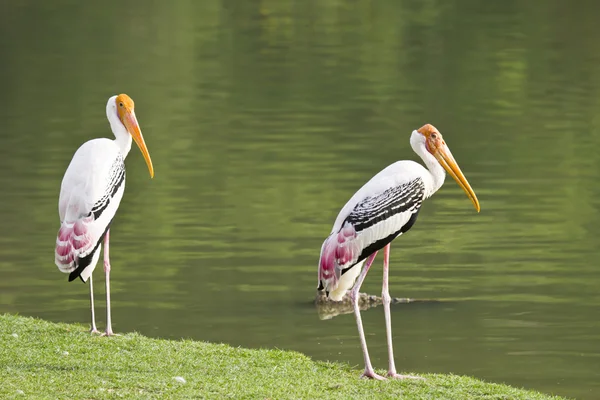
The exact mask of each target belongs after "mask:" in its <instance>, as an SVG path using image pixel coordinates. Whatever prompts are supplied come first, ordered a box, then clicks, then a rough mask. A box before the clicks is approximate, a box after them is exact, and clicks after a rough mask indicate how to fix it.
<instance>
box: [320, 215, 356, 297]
mask: <svg viewBox="0 0 600 400" xmlns="http://www.w3.org/2000/svg"><path fill="white" fill-rule="evenodd" d="M356 236H357V235H356V231H355V230H354V227H353V226H352V224H350V223H346V224H345V225H344V226H343V227H342V229H340V230H339V231H338V232H337V233H332V234H331V235H330V236H329V237H328V238H327V239H325V242H323V246H322V247H321V258H320V259H319V290H325V292H326V293H327V295H329V292H331V291H333V290H335V289H336V288H337V286H338V281H339V279H340V277H341V275H342V271H343V270H344V269H345V268H347V267H349V266H351V263H354V262H356V259H357V258H358V256H359V254H358V248H357V246H356V245H355V241H354V239H355V238H356Z"/></svg>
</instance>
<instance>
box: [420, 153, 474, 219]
mask: <svg viewBox="0 0 600 400" xmlns="http://www.w3.org/2000/svg"><path fill="white" fill-rule="evenodd" d="M432 154H433V156H434V157H435V158H436V159H437V160H438V162H439V163H440V165H441V166H442V167H444V169H445V170H446V171H447V172H448V173H449V174H450V175H451V176H452V178H454V180H455V181H456V182H457V183H458V185H459V186H460V187H461V188H462V190H464V191H465V193H466V194H467V196H469V199H471V201H472V202H473V205H474V206H475V209H476V210H477V212H479V211H480V210H481V207H480V206H479V200H477V196H476V195H475V192H474V191H473V189H472V188H471V185H469V182H468V181H467V178H465V176H464V175H463V173H462V171H461V170H460V167H459V166H458V164H457V163H456V160H455V159H454V157H453V156H452V153H451V152H450V149H449V148H448V146H446V144H443V145H441V146H440V147H438V148H437V149H436V151H434V152H433V153H432Z"/></svg>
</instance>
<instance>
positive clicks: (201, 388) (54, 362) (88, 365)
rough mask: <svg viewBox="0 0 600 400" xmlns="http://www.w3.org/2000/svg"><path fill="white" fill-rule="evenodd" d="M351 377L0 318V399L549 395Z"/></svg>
mask: <svg viewBox="0 0 600 400" xmlns="http://www.w3.org/2000/svg"><path fill="white" fill-rule="evenodd" d="M360 372H361V371H359V370H356V369H352V368H351V367H349V366H348V365H344V364H337V363H327V362H317V361H313V360H312V359H310V358H309V357H307V356H305V355H303V354H300V353H296V352H290V351H282V350H249V349H242V348H235V347H231V346H228V345H223V344H212V343H204V342H195V341H191V340H179V341H173V340H162V339H150V338H147V337H144V336H141V335H139V334H136V333H128V334H124V335H122V336H118V337H109V338H106V337H98V336H91V335H90V334H89V333H88V332H87V327H85V326H83V325H69V324H54V323H50V322H46V321H42V320H39V319H33V318H25V317H19V316H13V315H0V398H2V399H5V398H9V399H10V398H16V399H18V398H23V399H25V398H27V399H31V398H48V399H57V398H65V399H66V398H68V399H112V398H142V399H148V398H175V399H180V398H235V399H244V398H250V399H255V398H256V399H290V398H294V399H299V398H302V399H327V398H335V399H347V398H359V399H368V398H382V399H385V398H394V399H399V398H402V399H503V400H504V399H552V398H553V399H558V397H551V396H547V395H543V394H540V393H537V392H533V391H526V390H521V389H515V388H512V387H510V386H505V385H499V384H493V383H486V382H482V381H480V380H477V379H473V378H468V377H463V376H456V375H432V374H424V375H421V376H423V377H425V378H426V381H424V382H421V381H409V380H406V381H397V380H388V381H384V382H377V381H372V380H365V379H359V375H360ZM413 373H414V372H413ZM176 377H182V378H184V379H185V382H180V381H178V380H176V379H175V378H176Z"/></svg>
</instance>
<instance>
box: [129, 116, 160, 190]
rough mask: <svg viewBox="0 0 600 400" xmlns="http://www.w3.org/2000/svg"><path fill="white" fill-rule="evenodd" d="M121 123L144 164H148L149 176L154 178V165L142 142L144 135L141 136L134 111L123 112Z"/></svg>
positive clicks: (144, 143)
mask: <svg viewBox="0 0 600 400" xmlns="http://www.w3.org/2000/svg"><path fill="white" fill-rule="evenodd" d="M122 121H123V125H125V128H126V129H127V132H129V134H130V135H131V137H132V138H133V140H134V141H135V144H137V145H138V147H139V148H140V151H141V152H142V155H143V156H144V160H145V161H146V165H147V166H148V171H149V172H150V178H154V167H153V166H152V160H151V159H150V153H148V148H147V147H146V142H144V136H142V131H141V129H140V125H139V124H138V121H137V118H136V117H135V111H133V110H130V109H127V110H125V111H124V112H123V115H122Z"/></svg>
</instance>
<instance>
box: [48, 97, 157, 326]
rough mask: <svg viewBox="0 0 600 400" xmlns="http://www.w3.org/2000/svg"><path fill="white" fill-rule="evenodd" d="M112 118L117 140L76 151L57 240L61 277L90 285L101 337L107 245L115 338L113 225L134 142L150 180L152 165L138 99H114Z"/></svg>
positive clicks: (65, 181)
mask: <svg viewBox="0 0 600 400" xmlns="http://www.w3.org/2000/svg"><path fill="white" fill-rule="evenodd" d="M106 116H107V118H108V121H109V122H110V127H111V129H112V131H113V133H114V135H115V140H111V139H106V138H102V139H93V140H90V141H88V142H85V143H84V144H83V145H81V147H79V149H78V150H77V151H76V152H75V155H74V156H73V159H72V160H71V163H70V164H69V167H68V168H67V172H65V176H64V177H63V180H62V185H61V187H60V199H59V201H58V213H59V215H60V224H61V225H60V229H59V231H58V235H57V238H56V250H55V262H56V265H57V266H58V269H59V270H60V271H61V272H64V273H69V282H71V281H72V280H74V279H76V278H77V277H79V278H80V279H81V280H82V281H83V282H86V281H87V280H88V279H89V281H90V308H91V311H92V328H91V332H92V333H98V330H97V329H96V321H95V316H94V291H93V286H92V272H93V271H94V268H96V264H97V262H98V258H99V257H100V249H101V247H102V246H101V243H102V240H104V272H105V274H106V331H105V333H104V334H105V335H106V336H110V335H113V331H112V324H111V318H110V261H109V250H108V239H109V233H110V223H111V221H112V219H113V217H114V216H115V214H116V212H117V209H118V208H119V203H120V202H121V198H122V197H123V192H124V191H125V157H127V154H128V153H129V150H131V139H132V138H133V140H135V143H136V144H137V145H138V146H139V148H140V150H141V152H142V155H143V156H144V159H145V160H146V164H147V165H148V170H149V171H150V177H154V168H153V167H152V160H151V159H150V154H148V149H147V148H146V143H145V142H144V137H143V136H142V132H141V130H140V126H139V124H138V121H137V118H136V116H135V111H134V104H133V100H132V99H131V98H130V97H129V96H127V95H126V94H120V95H118V96H112V97H111V98H110V99H108V103H107V104H106Z"/></svg>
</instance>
